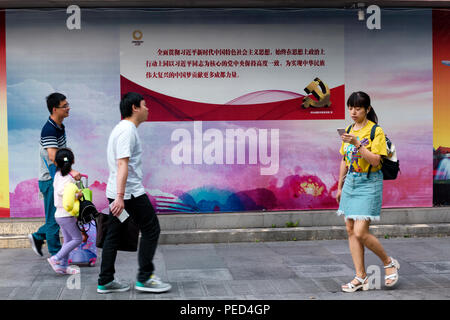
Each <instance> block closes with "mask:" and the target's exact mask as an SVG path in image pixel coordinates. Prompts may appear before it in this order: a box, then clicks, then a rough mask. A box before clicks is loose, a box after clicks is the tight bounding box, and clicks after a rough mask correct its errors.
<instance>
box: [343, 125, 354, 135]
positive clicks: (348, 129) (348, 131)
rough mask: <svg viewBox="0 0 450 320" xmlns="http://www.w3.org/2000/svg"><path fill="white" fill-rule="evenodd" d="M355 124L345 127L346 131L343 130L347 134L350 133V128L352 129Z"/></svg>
mask: <svg viewBox="0 0 450 320" xmlns="http://www.w3.org/2000/svg"><path fill="white" fill-rule="evenodd" d="M354 125H355V124H351V125H349V126H348V127H347V130H345V131H346V132H347V133H350V130H352V128H353V126H354Z"/></svg>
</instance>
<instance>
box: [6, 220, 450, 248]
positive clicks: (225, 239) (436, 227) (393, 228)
mask: <svg viewBox="0 0 450 320" xmlns="http://www.w3.org/2000/svg"><path fill="white" fill-rule="evenodd" d="M370 231H371V232H372V234H373V235H375V236H376V237H378V238H391V237H393V238H395V237H404V238H410V237H448V236H450V223H439V224H411V225H371V226H370ZM344 239H347V232H346V229H345V226H326V227H292V228H247V229H209V230H206V229H193V230H182V231H179V230H170V231H161V234H160V238H159V244H200V243H231V242H267V241H311V240H344ZM29 247H30V243H29V240H28V238H27V236H26V235H1V236H0V248H3V249H4V248H29Z"/></svg>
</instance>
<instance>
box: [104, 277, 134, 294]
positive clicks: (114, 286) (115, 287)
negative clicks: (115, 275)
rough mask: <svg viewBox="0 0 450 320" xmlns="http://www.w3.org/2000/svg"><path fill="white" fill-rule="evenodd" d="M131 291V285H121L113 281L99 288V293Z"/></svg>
mask: <svg viewBox="0 0 450 320" xmlns="http://www.w3.org/2000/svg"><path fill="white" fill-rule="evenodd" d="M128 290H130V285H128V284H125V283H120V282H119V281H116V280H113V281H111V282H110V283H107V284H105V285H103V286H101V285H98V286H97V292H98V293H112V292H125V291H128Z"/></svg>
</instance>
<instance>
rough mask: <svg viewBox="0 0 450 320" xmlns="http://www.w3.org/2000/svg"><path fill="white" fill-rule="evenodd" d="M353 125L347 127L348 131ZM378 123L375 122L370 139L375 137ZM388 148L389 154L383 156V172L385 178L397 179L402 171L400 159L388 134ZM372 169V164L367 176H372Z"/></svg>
mask: <svg viewBox="0 0 450 320" xmlns="http://www.w3.org/2000/svg"><path fill="white" fill-rule="evenodd" d="M352 127H353V125H351V126H349V127H348V128H347V133H349V132H350V130H351V129H352ZM377 127H378V125H377V124H375V125H374V126H373V127H372V130H371V131H370V140H372V141H373V139H375V131H376V129H377ZM386 145H387V146H386V148H387V153H388V155H387V156H382V157H381V172H383V180H395V179H397V175H398V172H399V171H400V161H399V160H398V159H397V156H396V150H395V145H394V144H393V143H392V141H391V140H389V138H388V137H387V136H386ZM371 170H372V165H369V172H368V173H367V178H369V176H370V172H371Z"/></svg>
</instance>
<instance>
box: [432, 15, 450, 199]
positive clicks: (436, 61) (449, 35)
mask: <svg viewBox="0 0 450 320" xmlns="http://www.w3.org/2000/svg"><path fill="white" fill-rule="evenodd" d="M433 83H434V91H433V104H434V109H433V112H434V126H433V134H434V139H433V142H434V143H433V151H434V153H433V169H434V171H433V177H434V186H433V203H434V204H436V205H450V126H449V125H448V122H449V119H450V108H449V101H450V12H449V11H437V10H436V11H434V12H433Z"/></svg>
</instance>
